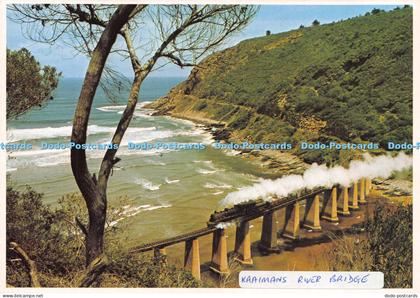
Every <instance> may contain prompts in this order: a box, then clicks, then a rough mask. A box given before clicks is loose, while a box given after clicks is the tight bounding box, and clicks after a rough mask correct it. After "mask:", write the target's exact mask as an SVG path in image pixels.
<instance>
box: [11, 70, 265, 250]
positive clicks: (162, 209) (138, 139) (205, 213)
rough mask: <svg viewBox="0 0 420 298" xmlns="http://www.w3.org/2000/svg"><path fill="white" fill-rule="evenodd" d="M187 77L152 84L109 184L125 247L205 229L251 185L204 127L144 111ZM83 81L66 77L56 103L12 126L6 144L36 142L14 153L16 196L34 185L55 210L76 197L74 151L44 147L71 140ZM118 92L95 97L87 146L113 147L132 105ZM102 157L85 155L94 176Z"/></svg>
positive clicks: (244, 164) (239, 163)
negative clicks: (226, 201) (233, 195)
mask: <svg viewBox="0 0 420 298" xmlns="http://www.w3.org/2000/svg"><path fill="white" fill-rule="evenodd" d="M184 79H185V78H167V77H165V78H157V77H152V78H148V79H147V80H146V81H145V82H144V84H143V86H142V89H141V92H140V97H139V104H138V107H137V109H136V111H135V113H134V118H133V120H132V122H131V124H130V127H129V128H128V130H127V132H126V134H125V136H124V139H123V141H122V145H121V147H120V148H119V150H118V153H117V157H119V158H121V161H120V162H119V163H118V164H117V165H116V166H115V168H114V170H113V173H112V176H111V177H110V181H109V187H108V198H109V201H110V203H111V205H113V206H116V207H117V208H119V211H118V212H119V213H117V214H116V215H115V214H114V216H113V217H114V220H113V221H112V222H110V225H111V226H116V227H121V228H122V230H124V231H125V232H126V236H127V243H129V245H138V244H140V243H142V242H146V241H152V240H157V239H160V238H165V237H170V236H174V235H176V234H179V233H183V232H187V231H190V230H191V229H194V228H200V227H203V226H204V225H205V224H206V222H207V220H208V219H209V216H210V214H211V213H212V212H213V211H214V210H215V209H217V208H218V204H219V201H220V200H221V199H223V198H224V197H225V196H226V195H227V193H229V192H231V191H235V190H237V189H238V188H240V187H243V186H247V185H250V184H252V183H254V182H255V181H256V180H257V179H258V178H257V177H256V176H255V175H257V173H258V169H257V168H256V167H255V166H254V165H252V164H251V163H249V162H248V161H246V160H243V159H241V158H238V157H236V156H234V154H233V152H230V151H227V150H225V151H223V150H216V149H213V148H211V146H210V144H211V143H212V138H211V136H210V134H209V133H208V132H207V131H205V130H204V127H202V126H199V125H196V124H194V123H192V122H190V121H186V120H181V119H175V118H171V117H168V116H151V112H152V111H150V110H147V109H145V108H144V105H145V104H146V103H148V102H151V101H153V100H156V99H157V98H159V97H161V96H164V95H165V94H167V93H168V91H169V90H170V89H171V88H172V87H174V86H175V85H176V84H178V83H180V82H181V81H182V80H184ZM81 85H82V79H78V78H63V79H61V81H60V84H59V86H58V88H57V90H56V91H55V94H54V99H53V100H52V101H50V102H49V103H48V104H47V105H46V106H45V107H44V108H42V109H34V110H31V111H30V112H28V113H26V114H25V115H24V116H22V117H20V118H19V119H17V120H13V121H8V123H7V136H8V142H9V143H31V144H33V149H32V150H26V151H15V152H9V154H8V155H9V157H8V160H7V172H8V174H9V176H10V179H9V180H10V183H13V185H14V186H15V187H17V188H19V189H21V188H24V187H25V185H30V186H31V187H32V188H33V189H35V190H36V191H38V192H41V193H43V194H44V195H43V199H44V201H45V203H46V204H49V205H53V206H54V205H56V204H57V202H58V200H59V199H60V198H61V197H62V196H64V195H67V194H71V193H77V192H78V191H79V190H78V188H77V185H76V183H75V182H74V177H73V175H72V172H71V168H70V150H69V149H58V150H56V149H46V150H45V149H42V147H41V144H42V143H46V142H48V143H50V144H56V143H67V142H69V141H70V134H71V128H72V119H73V114H74V109H75V105H76V102H77V99H78V96H79V92H80V89H81ZM127 96H128V90H121V92H120V93H119V94H118V100H116V101H115V102H114V101H110V100H109V99H107V97H106V96H105V93H104V92H103V91H102V90H98V92H97V94H96V97H95V100H94V106H93V108H92V112H91V118H90V122H89V127H88V140H87V142H88V143H93V144H97V143H109V142H110V140H111V137H112V134H113V132H114V130H115V126H116V125H117V123H118V121H119V118H120V117H121V114H122V111H123V109H124V104H125V101H126V100H127ZM130 142H132V143H137V144H138V143H144V142H149V143H156V142H162V143H170V142H176V143H182V144H190V143H202V144H205V145H206V148H205V149H204V150H180V149H166V148H159V149H150V150H129V148H128V143H130ZM104 152H105V151H102V150H89V151H87V156H88V164H89V168H90V171H91V172H92V173H95V172H97V171H98V168H99V164H100V161H101V159H102V157H103V154H104Z"/></svg>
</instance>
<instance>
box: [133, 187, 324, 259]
mask: <svg viewBox="0 0 420 298" xmlns="http://www.w3.org/2000/svg"><path fill="white" fill-rule="evenodd" d="M325 190H327V189H326V188H319V189H316V190H314V191H312V192H310V193H306V194H304V195H302V196H293V197H287V198H282V199H278V200H275V201H273V202H271V203H270V204H268V205H267V206H264V208H263V209H262V210H258V212H256V213H252V214H245V215H243V214H241V215H238V216H233V217H229V218H228V219H227V220H226V221H225V222H232V221H249V220H253V219H255V218H258V217H261V216H263V215H264V214H267V213H269V212H272V211H275V210H277V209H280V208H284V207H286V206H288V205H292V204H294V203H296V202H298V201H302V200H305V199H307V198H309V197H312V196H314V195H317V194H320V193H322V192H324V191H325ZM222 222H223V221H221V223H222ZM216 230H217V228H216V225H214V226H209V227H205V228H202V229H199V230H195V231H192V232H188V233H185V234H181V235H178V236H175V237H171V238H167V239H163V240H158V241H155V242H150V243H145V244H142V245H140V246H137V247H135V248H133V249H132V250H131V253H141V252H146V251H149V250H153V249H155V248H163V247H166V246H170V245H174V244H177V243H180V242H184V241H188V240H191V239H194V238H197V237H201V236H204V235H207V234H210V233H213V232H214V231H216Z"/></svg>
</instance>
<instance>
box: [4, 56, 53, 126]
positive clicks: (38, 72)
mask: <svg viewBox="0 0 420 298" xmlns="http://www.w3.org/2000/svg"><path fill="white" fill-rule="evenodd" d="M6 73H7V77H6V78H7V79H6V81H7V83H6V92H7V111H6V116H7V119H9V118H14V117H17V116H19V115H21V114H23V113H25V112H26V111H28V110H29V109H31V108H32V107H41V106H42V105H44V104H45V103H46V102H47V101H48V100H51V99H53V97H52V92H53V91H54V89H55V88H57V85H58V79H59V77H60V76H61V72H60V73H59V72H57V70H56V68H55V67H52V66H49V65H45V66H43V67H41V66H40V64H39V62H38V61H37V60H36V59H35V57H34V56H33V55H32V54H31V52H30V51H29V50H27V49H25V48H22V49H20V50H17V51H13V50H9V49H7V60H6Z"/></svg>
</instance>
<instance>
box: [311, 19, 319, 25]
mask: <svg viewBox="0 0 420 298" xmlns="http://www.w3.org/2000/svg"><path fill="white" fill-rule="evenodd" d="M320 24H321V23H320V22H319V21H318V20H314V21H313V22H312V26H319V25H320Z"/></svg>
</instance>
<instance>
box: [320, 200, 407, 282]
mask: <svg viewBox="0 0 420 298" xmlns="http://www.w3.org/2000/svg"><path fill="white" fill-rule="evenodd" d="M364 229H365V235H364V237H363V238H362V239H354V238H351V237H346V238H343V239H340V240H337V241H335V242H334V243H335V248H334V249H333V250H332V251H331V252H329V255H328V259H329V260H334V262H333V263H331V264H330V265H331V268H329V269H330V270H338V271H380V272H383V273H384V281H385V285H384V286H385V287H386V288H411V287H412V279H413V209H412V205H405V206H403V205H400V206H397V207H396V206H389V205H382V204H381V205H378V206H376V209H375V211H374V214H373V217H372V218H370V219H369V220H367V221H366V222H365V223H364Z"/></svg>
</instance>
